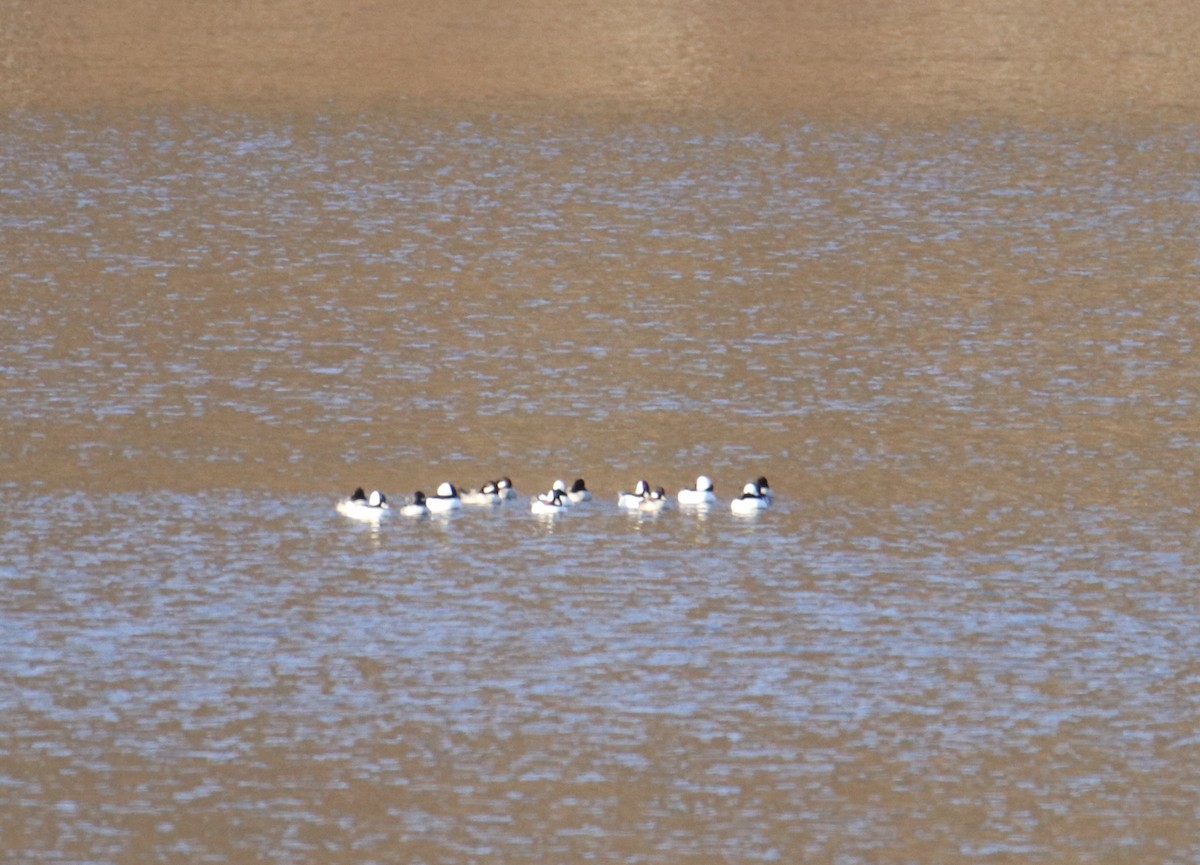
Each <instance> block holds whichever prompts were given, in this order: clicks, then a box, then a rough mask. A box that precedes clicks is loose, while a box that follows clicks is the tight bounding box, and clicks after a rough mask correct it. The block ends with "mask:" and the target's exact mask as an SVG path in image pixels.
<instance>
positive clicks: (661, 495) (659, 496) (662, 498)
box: [638, 487, 671, 513]
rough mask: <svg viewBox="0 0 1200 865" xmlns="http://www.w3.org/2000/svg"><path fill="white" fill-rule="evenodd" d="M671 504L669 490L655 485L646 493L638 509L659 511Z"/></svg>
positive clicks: (652, 511)
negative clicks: (668, 496)
mask: <svg viewBox="0 0 1200 865" xmlns="http://www.w3.org/2000/svg"><path fill="white" fill-rule="evenodd" d="M670 506H671V500H670V499H669V498H667V491H666V490H664V489H663V488H662V487H655V488H654V489H653V490H651V491H650V492H648V493H646V495H645V497H644V498H643V499H642V503H641V505H639V506H638V509H639V510H643V511H650V512H651V513H657V512H658V511H661V510H664V509H666V508H669V507H670Z"/></svg>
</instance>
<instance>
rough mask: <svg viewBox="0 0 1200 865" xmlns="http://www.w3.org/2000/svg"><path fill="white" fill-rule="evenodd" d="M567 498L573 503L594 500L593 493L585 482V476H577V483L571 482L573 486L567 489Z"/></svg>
mask: <svg viewBox="0 0 1200 865" xmlns="http://www.w3.org/2000/svg"><path fill="white" fill-rule="evenodd" d="M567 498H568V499H570V500H571V503H572V504H578V503H579V502H590V501H591V500H592V493H591V491H590V490H589V489H588V488H587V485H586V484H584V482H583V478H575V483H573V484H571V488H570V489H569V490H567Z"/></svg>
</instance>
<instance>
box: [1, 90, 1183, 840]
mask: <svg viewBox="0 0 1200 865" xmlns="http://www.w3.org/2000/svg"><path fill="white" fill-rule="evenodd" d="M1196 152H1197V140H1196V138H1195V130H1194V129H1190V128H1178V127H1163V128H1160V129H1151V130H1140V131H1138V132H1136V133H1135V132H1133V131H1131V130H1129V129H1122V128H1116V127H1100V126H1095V127H1077V126H1071V127H1064V128H1057V129H1056V128H1044V129H1033V128H1016V127H1012V128H1009V127H992V126H982V125H980V126H971V125H967V126H960V127H945V128H937V129H913V128H910V129H900V128H893V127H887V126H857V127H835V126H831V125H826V124H807V123H804V122H802V121H800V120H795V121H790V122H779V123H777V124H775V125H771V126H764V125H762V124H761V123H759V124H750V123H739V122H738V121H737V120H736V119H733V120H728V121H727V122H718V121H716V120H714V119H713V118H711V117H709V118H705V117H681V118H677V119H675V120H672V121H667V120H663V119H659V120H644V119H643V120H629V121H613V120H611V119H609V120H605V121H603V122H601V121H600V120H598V119H587V118H574V119H572V118H562V117H547V118H541V119H536V118H534V119H531V118H529V117H525V118H521V119H512V118H505V117H501V116H494V117H482V116H480V117H473V118H470V119H466V118H462V117H456V118H445V117H438V116H425V115H418V114H414V115H411V116H407V117H405V118H403V119H400V118H397V117H396V116H391V115H370V114H362V115H358V114H356V115H345V116H343V115H332V114H331V115H330V116H328V117H317V118H311V117H306V118H292V119H290V120H289V119H278V118H275V119H264V118H259V117H252V116H247V115H235V114H216V113H204V112H195V113H179V114H172V113H162V114H155V115H147V116H144V117H139V118H132V119H131V118H119V119H113V118H105V117H101V116H78V115H29V116H25V117H22V118H18V119H14V120H13V121H12V122H10V123H9V124H8V125H7V126H5V127H4V129H3V130H0V196H2V197H3V201H4V208H3V211H2V212H0V233H2V236H3V249H4V250H5V254H4V256H3V261H2V263H0V272H2V273H3V277H4V279H3V285H2V287H0V291H3V304H2V305H0V328H2V332H3V334H4V339H3V341H2V343H0V371H2V373H3V376H4V381H5V386H4V389H3V391H2V392H0V417H2V418H3V426H2V427H0V433H2V435H3V438H2V439H0V464H2V465H3V471H4V478H5V481H4V483H3V484H2V485H0V499H2V500H3V504H4V512H5V517H4V519H3V522H0V532H2V533H3V537H2V540H0V544H2V547H3V550H4V553H3V556H2V557H0V587H2V588H0V599H2V600H0V634H3V635H4V639H3V640H2V641H0V683H2V684H0V718H2V719H3V720H2V721H0V802H3V803H4V807H3V808H2V809H0V811H2V815H0V827H2V828H3V831H0V839H2V840H0V851H3V853H4V858H5V859H6V860H8V861H61V862H89V863H90V862H118V861H163V860H166V861H188V862H195V861H211V862H248V861H262V860H264V859H265V860H269V861H287V862H301V861H314V862H315V861H321V862H351V861H353V862H377V861H425V862H452V861H453V862H459V861H482V860H485V859H486V860H493V861H506V862H507V861H539V862H545V861H584V860H606V861H641V862H677V861H680V860H681V859H692V860H696V861H705V862H716V861H735V860H736V861H758V860H775V861H816V862H839V863H845V862H868V861H914V862H915V861H920V862H963V861H978V860H987V861H1042V860H1050V859H1054V860H1062V861H1129V860H1131V859H1136V860H1137V861H1171V862H1188V861H1193V860H1194V859H1195V858H1196V857H1197V855H1198V854H1200V849H1198V848H1197V846H1196V841H1195V837H1194V832H1193V831H1192V829H1191V827H1192V825H1193V824H1194V822H1195V819H1196V816H1197V813H1198V811H1200V775H1198V774H1197V772H1196V770H1195V769H1194V768H1193V767H1194V766H1195V765H1196V764H1197V763H1198V760H1197V757H1198V756H1200V754H1198V753H1197V750H1198V742H1200V740H1197V738H1196V734H1195V717H1196V713H1197V709H1198V708H1200V705H1198V704H1200V662H1198V661H1197V658H1198V657H1200V652H1198V649H1200V645H1198V641H1200V636H1198V634H1200V631H1198V629H1197V627H1196V625H1197V621H1198V617H1197V613H1198V610H1197V596H1196V591H1195V587H1194V584H1193V581H1194V578H1195V575H1196V572H1197V566H1198V564H1200V555H1198V547H1197V524H1196V516H1195V510H1194V498H1195V493H1196V490H1197V485H1196V474H1195V472H1196V458H1195V453H1196V446H1197V444H1198V437H1197V427H1196V421H1195V418H1196V393H1197V380H1198V376H1197V370H1198V369H1200V368H1198V367H1197V365H1196V363H1195V361H1194V359H1193V357H1192V353H1193V348H1194V341H1195V338H1196V334H1197V332H1198V327H1197V325H1198V324H1200V301H1198V300H1197V298H1196V295H1195V292H1194V291H1193V290H1192V283H1194V282H1195V277H1196V275H1197V269H1198V261H1200V260H1198V258H1197V255H1196V249H1195V243H1194V240H1193V238H1194V237H1195V236H1196V235H1197V233H1198V232H1197V227H1198V226H1197V212H1198V207H1197V205H1198V201H1200V197H1198V195H1197V185H1196V180H1195V172H1194V171H1193V170H1192V169H1193V167H1194V163H1195V154H1196ZM701 471H703V472H706V473H709V474H711V475H712V476H713V477H714V478H715V479H716V481H717V486H718V490H719V492H720V494H721V496H722V499H723V502H722V504H721V506H720V507H718V508H714V509H713V510H712V511H711V512H709V513H706V514H694V513H686V512H681V511H678V510H674V511H669V512H666V513H663V514H661V515H659V516H657V517H652V516H629V515H626V514H623V513H621V512H619V511H618V510H617V509H616V507H615V495H616V492H617V490H618V489H621V488H629V487H630V486H632V484H633V483H634V482H635V481H636V480H637V478H639V477H643V476H644V477H648V478H649V479H650V480H651V481H652V483H661V484H663V485H664V486H667V487H668V489H670V490H672V491H674V490H676V489H678V488H679V487H681V486H683V485H685V484H689V483H690V482H691V481H692V480H693V479H694V477H695V475H696V474H697V473H699V472H701ZM501 473H507V474H509V475H511V476H512V477H513V478H514V480H515V481H516V483H517V486H518V488H519V489H520V490H521V491H522V492H523V493H524V494H525V495H528V494H529V493H532V492H535V491H538V490H541V489H545V488H546V487H548V486H549V484H550V482H551V481H552V480H554V479H555V478H556V477H566V478H567V479H568V480H570V478H572V477H574V476H576V475H584V476H585V477H587V479H588V482H589V486H591V487H592V488H593V489H594V490H595V491H596V493H597V500H596V501H594V502H593V503H591V504H590V505H588V506H584V507H581V508H579V509H577V510H575V511H573V512H572V513H569V514H567V515H564V516H563V517H562V518H560V519H557V520H553V521H549V522H547V521H543V520H538V519H535V518H534V517H533V516H532V515H531V514H530V513H529V510H528V504H527V502H526V501H525V500H524V499H522V500H521V501H518V502H515V503H510V504H506V505H504V506H502V507H500V508H497V509H486V510H472V511H469V512H466V513H463V514H461V515H457V516H455V517H452V518H450V519H429V520H424V521H416V522H413V521H406V520H402V519H399V518H392V519H387V520H385V521H384V522H383V523H382V524H381V525H379V526H377V527H372V526H368V525H362V524H358V523H354V522H352V521H348V520H346V519H344V518H343V517H341V516H340V515H338V514H337V513H336V512H335V511H334V503H335V501H336V500H337V498H338V496H340V495H344V494H345V493H346V492H348V491H349V490H350V489H352V488H353V487H354V486H356V485H360V484H361V485H364V486H367V487H368V488H370V487H379V488H381V489H384V490H385V491H386V492H387V493H388V494H389V495H390V496H391V497H392V498H393V500H394V501H395V500H398V499H399V498H400V497H401V496H402V495H403V494H404V493H407V492H409V491H411V490H413V489H416V488H422V489H425V490H426V491H427V492H429V491H432V489H433V487H434V486H436V484H437V483H438V482H439V481H441V480H444V479H450V480H455V481H458V482H461V483H464V484H478V483H479V482H481V481H483V480H485V479H487V478H488V477H493V476H496V475H498V474H501ZM760 473H766V474H767V475H769V476H770V478H771V481H772V485H773V486H774V487H775V488H776V489H777V490H778V493H779V498H778V501H777V503H776V505H775V506H774V507H773V508H772V509H771V510H769V511H767V512H765V513H763V514H761V515H759V516H758V517H756V518H752V519H741V518H737V517H735V516H734V515H732V514H731V513H730V512H729V510H728V507H727V505H726V504H725V501H727V500H728V498H729V497H731V496H732V495H733V493H734V492H735V491H736V489H737V488H738V487H739V486H740V484H741V483H742V482H743V481H745V480H747V479H749V478H751V477H754V476H755V475H758V474H760Z"/></svg>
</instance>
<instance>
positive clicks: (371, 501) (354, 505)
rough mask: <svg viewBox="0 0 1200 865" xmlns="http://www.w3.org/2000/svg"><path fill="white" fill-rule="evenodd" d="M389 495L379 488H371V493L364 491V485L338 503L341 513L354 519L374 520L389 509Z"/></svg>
mask: <svg viewBox="0 0 1200 865" xmlns="http://www.w3.org/2000/svg"><path fill="white" fill-rule="evenodd" d="M389 507H390V505H388V501H387V496H385V495H384V494H383V493H381V492H380V491H379V490H371V495H369V496H368V495H367V494H366V493H365V492H363V488H362V487H358V488H357V489H355V490H354V492H353V493H351V494H350V498H348V499H342V500H341V501H340V502H338V503H337V510H338V513H339V514H342V515H343V516H347V517H350V518H351V519H354V520H368V521H371V522H374V521H375V520H378V519H379V518H380V517H382V516H383V514H384V511H386V510H388V508H389Z"/></svg>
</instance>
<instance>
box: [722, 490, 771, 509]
mask: <svg viewBox="0 0 1200 865" xmlns="http://www.w3.org/2000/svg"><path fill="white" fill-rule="evenodd" d="M770 506H771V500H770V499H769V498H767V497H766V496H764V495H763V494H762V489H761V488H760V487H759V485H758V484H756V483H749V484H746V486H745V487H743V488H742V494H741V495H740V496H738V497H737V498H736V499H734V500H733V501H732V502H730V503H729V509H730V510H731V511H733V512H734V513H735V514H754V513H758V512H759V511H765V510H766V509H767V508H769V507H770Z"/></svg>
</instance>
